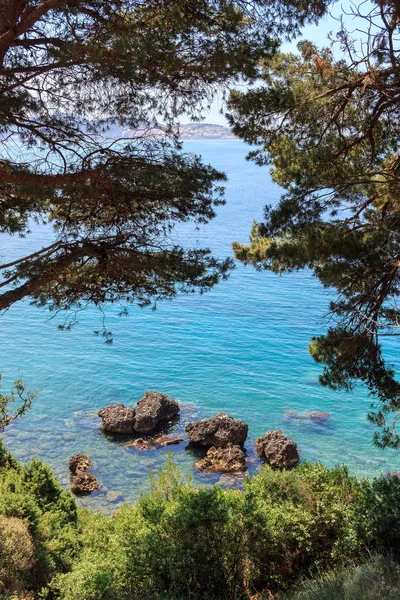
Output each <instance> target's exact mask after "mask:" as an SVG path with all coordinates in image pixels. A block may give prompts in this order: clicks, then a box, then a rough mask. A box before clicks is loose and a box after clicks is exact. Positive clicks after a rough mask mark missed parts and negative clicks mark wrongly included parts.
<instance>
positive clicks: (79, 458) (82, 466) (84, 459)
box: [69, 454, 92, 475]
mask: <svg viewBox="0 0 400 600" xmlns="http://www.w3.org/2000/svg"><path fill="white" fill-rule="evenodd" d="M91 467H92V461H91V460H90V458H89V457H88V456H86V454H74V456H71V458H70V459H69V470H70V471H71V473H72V475H76V473H78V472H79V471H87V470H88V469H90V468H91Z"/></svg>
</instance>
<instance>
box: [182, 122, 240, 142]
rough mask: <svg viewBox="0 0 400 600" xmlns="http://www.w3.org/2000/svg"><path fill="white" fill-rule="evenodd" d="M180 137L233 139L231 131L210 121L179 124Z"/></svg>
mask: <svg viewBox="0 0 400 600" xmlns="http://www.w3.org/2000/svg"><path fill="white" fill-rule="evenodd" d="M179 130H180V135H181V138H182V139H184V140H187V139H207V140H211V139H218V140H221V139H224V140H228V139H235V137H236V136H234V135H233V133H232V131H231V130H230V129H228V127H224V126H223V125H213V124H212V123H189V124H187V125H180V127H179Z"/></svg>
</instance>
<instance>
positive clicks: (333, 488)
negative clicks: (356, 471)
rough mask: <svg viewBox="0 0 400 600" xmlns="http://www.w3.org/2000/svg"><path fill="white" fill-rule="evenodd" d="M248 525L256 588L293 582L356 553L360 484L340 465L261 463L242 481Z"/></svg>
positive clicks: (250, 558)
mask: <svg viewBox="0 0 400 600" xmlns="http://www.w3.org/2000/svg"><path fill="white" fill-rule="evenodd" d="M245 493H246V495H247V496H248V497H249V498H250V499H251V502H250V505H251V512H250V513H249V515H248V519H249V526H250V527H251V528H252V534H251V544H250V546H249V548H248V552H249V561H250V565H251V570H252V574H251V579H252V580H253V581H254V585H255V588H256V589H257V588H259V587H260V586H265V585H266V584H268V588H272V589H274V587H278V588H282V587H286V586H288V585H291V584H293V582H294V581H296V580H298V579H299V577H301V576H303V575H307V574H309V573H310V572H312V571H315V570H318V569H324V570H325V569H328V568H332V567H333V566H335V565H337V564H341V563H343V562H345V561H346V560H348V559H349V558H351V557H352V556H354V555H357V553H358V551H359V540H358V539H357V535H356V531H355V522H354V521H355V512H356V510H357V508H356V507H357V499H358V497H359V495H360V484H359V483H358V482H357V480H356V479H355V478H354V477H351V476H350V475H349V474H348V472H347V469H346V468H345V467H335V468H334V469H332V470H329V469H326V467H323V466H322V465H321V464H318V463H317V464H310V465H309V464H303V465H300V467H298V468H297V469H295V470H294V471H289V472H287V471H283V472H280V471H273V470H272V469H270V468H269V467H264V468H263V470H262V472H261V473H260V474H259V475H257V476H255V477H253V479H251V480H250V481H249V482H248V484H247V486H246V492H245Z"/></svg>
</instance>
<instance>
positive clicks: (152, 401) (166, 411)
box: [133, 392, 179, 433]
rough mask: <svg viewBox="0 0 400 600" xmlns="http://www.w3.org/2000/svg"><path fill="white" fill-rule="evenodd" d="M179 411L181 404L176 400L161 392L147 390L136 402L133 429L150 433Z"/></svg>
mask: <svg viewBox="0 0 400 600" xmlns="http://www.w3.org/2000/svg"><path fill="white" fill-rule="evenodd" d="M178 412H179V404H178V403H177V402H175V400H172V399H171V398H168V396H166V395H165V394H160V393H159V392H146V393H145V395H144V396H143V398H142V399H141V400H139V402H138V403H137V404H136V408H135V419H134V425H133V429H134V431H135V432H136V433H149V432H151V431H154V430H155V429H156V428H157V427H158V426H159V425H160V423H162V422H163V421H169V420H170V419H172V417H174V416H175V415H176V414H177V413H178Z"/></svg>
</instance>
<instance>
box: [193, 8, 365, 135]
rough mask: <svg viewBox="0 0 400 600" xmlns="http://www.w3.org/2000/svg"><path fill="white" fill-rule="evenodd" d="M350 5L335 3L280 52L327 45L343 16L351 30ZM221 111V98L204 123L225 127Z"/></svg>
mask: <svg viewBox="0 0 400 600" xmlns="http://www.w3.org/2000/svg"><path fill="white" fill-rule="evenodd" d="M352 4H354V3H353V2H351V1H349V0H344V1H343V2H336V3H335V4H334V5H333V7H332V9H331V11H330V14H327V15H326V16H325V17H323V18H322V19H321V20H320V21H319V23H318V25H307V26H306V27H304V29H303V33H302V35H301V36H300V37H299V38H297V39H296V40H295V41H293V42H291V43H288V42H284V43H282V45H281V50H283V51H284V52H290V51H291V52H295V51H296V45H297V43H298V42H299V41H300V40H302V39H303V40H311V41H312V42H314V43H315V44H316V45H317V46H324V45H327V43H329V40H328V36H329V33H331V32H332V33H335V32H336V31H337V30H338V29H339V23H338V19H340V17H341V16H342V15H343V16H344V19H345V22H346V24H347V25H348V27H349V29H350V30H351V29H352V28H354V24H353V23H352V21H353V18H352V17H351V16H349V13H350V8H351V5H352ZM358 4H359V3H358ZM365 5H367V2H365ZM243 89H244V90H246V86H243ZM221 109H224V102H223V100H222V98H221V97H219V98H216V99H215V100H214V102H213V103H212V106H211V108H210V110H209V112H208V114H207V116H206V118H205V119H204V122H205V123H214V124H217V125H227V121H226V119H225V117H224V115H223V114H221ZM189 121H190V119H186V120H184V119H182V123H184V124H185V123H188V122H189Z"/></svg>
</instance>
